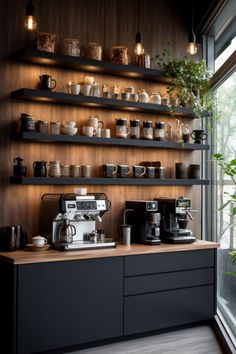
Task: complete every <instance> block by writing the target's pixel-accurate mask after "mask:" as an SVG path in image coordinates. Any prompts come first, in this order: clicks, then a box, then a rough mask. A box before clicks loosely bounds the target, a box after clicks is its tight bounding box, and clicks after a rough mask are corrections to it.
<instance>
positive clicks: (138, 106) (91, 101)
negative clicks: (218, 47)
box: [11, 88, 194, 119]
mask: <svg viewBox="0 0 236 354" xmlns="http://www.w3.org/2000/svg"><path fill="white" fill-rule="evenodd" d="M11 97H12V98H15V99H21V100H28V101H35V102H42V103H59V104H62V103H63V104H67V105H75V106H83V107H89V108H91V107H94V108H105V109H115V110H121V111H129V112H142V113H151V114H155V113H156V114H163V115H168V116H171V112H170V109H169V107H168V106H166V105H159V104H153V103H143V102H131V101H123V100H116V99H112V98H102V97H94V96H83V95H74V94H70V93H64V92H53V91H46V90H38V89H29V88H21V89H19V90H16V91H13V92H11ZM174 115H175V116H182V117H185V118H191V119H193V118H194V114H193V110H192V109H191V108H187V107H179V108H178V110H176V112H174Z"/></svg>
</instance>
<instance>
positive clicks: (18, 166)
mask: <svg viewBox="0 0 236 354" xmlns="http://www.w3.org/2000/svg"><path fill="white" fill-rule="evenodd" d="M13 162H14V163H15V165H13V176H14V177H25V176H26V175H27V166H24V165H23V164H22V162H23V159H22V158H21V157H14V159H13Z"/></svg>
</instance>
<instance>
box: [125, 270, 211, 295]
mask: <svg viewBox="0 0 236 354" xmlns="http://www.w3.org/2000/svg"><path fill="white" fill-rule="evenodd" d="M207 284H214V268H205V269H197V270H188V271H182V272H181V271H180V272H172V273H162V274H152V275H141V276H136V277H128V278H125V288H124V292H125V295H126V296H127V295H135V294H142V293H151V292H155V291H163V290H171V289H180V288H187V287H191V286H199V285H207Z"/></svg>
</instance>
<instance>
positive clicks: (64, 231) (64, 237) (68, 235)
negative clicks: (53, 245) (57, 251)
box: [59, 219, 76, 243]
mask: <svg viewBox="0 0 236 354" xmlns="http://www.w3.org/2000/svg"><path fill="white" fill-rule="evenodd" d="M75 234H76V229H75V227H74V225H71V224H70V220H69V219H64V220H63V222H62V223H61V225H60V229H59V242H60V243H72V242H73V236H74V235H75Z"/></svg>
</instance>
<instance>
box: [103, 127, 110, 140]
mask: <svg viewBox="0 0 236 354" xmlns="http://www.w3.org/2000/svg"><path fill="white" fill-rule="evenodd" d="M110 137H111V129H108V128H103V129H102V138H110Z"/></svg>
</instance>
